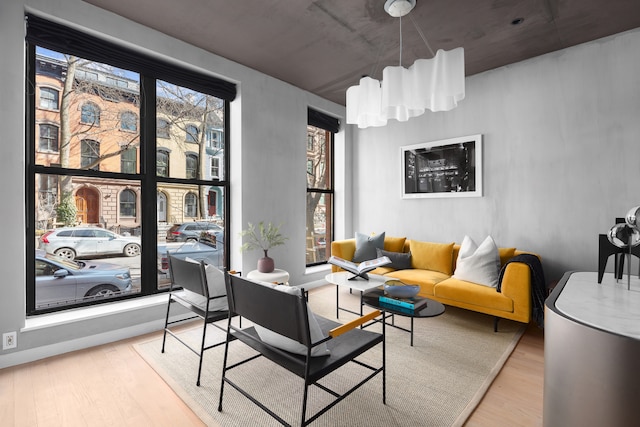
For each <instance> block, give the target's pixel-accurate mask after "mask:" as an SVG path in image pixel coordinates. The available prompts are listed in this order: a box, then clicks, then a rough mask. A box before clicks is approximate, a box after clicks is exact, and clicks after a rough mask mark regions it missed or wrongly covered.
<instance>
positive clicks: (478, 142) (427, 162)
mask: <svg viewBox="0 0 640 427" xmlns="http://www.w3.org/2000/svg"><path fill="white" fill-rule="evenodd" d="M400 150H401V152H400V158H401V161H402V173H403V174H404V175H403V176H402V198H403V199H415V198H424V197H429V198H435V197H482V135H481V134H478V135H469V136H461V137H458V138H450V139H444V140H441V141H432V142H425V143H420V144H414V145H407V146H404V147H400Z"/></svg>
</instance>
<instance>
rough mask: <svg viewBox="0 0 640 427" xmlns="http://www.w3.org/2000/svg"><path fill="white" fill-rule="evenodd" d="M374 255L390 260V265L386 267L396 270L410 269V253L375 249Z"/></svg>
mask: <svg viewBox="0 0 640 427" xmlns="http://www.w3.org/2000/svg"><path fill="white" fill-rule="evenodd" d="M376 254H377V257H378V258H380V257H382V256H386V257H388V258H389V259H390V260H391V264H389V265H388V267H391V268H393V269H396V270H404V269H407V268H411V252H406V253H405V252H389V251H383V250H382V249H377V250H376Z"/></svg>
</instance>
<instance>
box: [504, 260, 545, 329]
mask: <svg viewBox="0 0 640 427" xmlns="http://www.w3.org/2000/svg"><path fill="white" fill-rule="evenodd" d="M512 262H521V263H523V264H527V265H528V266H529V271H531V301H532V302H533V311H532V316H533V320H535V321H536V323H537V324H538V326H539V327H541V328H544V300H545V299H546V298H547V284H546V283H547V282H546V281H545V279H544V271H543V270H542V263H541V262H540V259H539V258H538V257H537V256H535V255H532V254H520V255H516V256H514V257H513V258H511V259H510V260H509V261H507V262H506V263H505V264H504V266H503V267H502V269H501V270H500V275H499V277H498V287H497V291H498V292H501V289H502V278H503V277H504V271H505V270H506V268H507V265H509V263H512Z"/></svg>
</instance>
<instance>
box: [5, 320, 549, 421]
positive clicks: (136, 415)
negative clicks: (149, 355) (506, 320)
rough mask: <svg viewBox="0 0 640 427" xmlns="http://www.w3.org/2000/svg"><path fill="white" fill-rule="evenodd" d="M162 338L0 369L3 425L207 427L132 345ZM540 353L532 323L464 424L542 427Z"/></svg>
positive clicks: (540, 342)
mask: <svg viewBox="0 0 640 427" xmlns="http://www.w3.org/2000/svg"><path fill="white" fill-rule="evenodd" d="M159 334H161V332H157V333H154V334H149V335H144V336H140V337H136V338H132V339H128V340H123V341H118V342H115V343H112V344H106V345H102V346H98V347H93V348H89V349H86V350H81V351H76V352H73V353H68V354H64V355H60V356H56V357H51V358H48V359H44V360H41V361H37V362H33V363H28V364H24V365H19V366H14V367H10V368H5V369H2V370H0V424H1V425H2V426H5V427H10V426H15V427H49V426H56V427H58V426H64V427H75V426H83V427H85V426H91V427H96V426H97V427H100V426H135V427H140V426H171V427H175V426H180V427H190V426H204V424H203V423H202V421H200V419H199V418H198V417H197V416H196V415H195V414H194V413H193V412H191V410H190V409H189V407H188V406H187V405H186V404H185V403H184V402H183V401H182V400H181V399H180V398H178V396H176V395H175V394H174V393H173V391H172V390H171V388H170V387H169V386H168V385H167V384H166V383H165V382H164V381H163V380H162V379H161V378H160V377H159V376H158V375H157V374H156V373H155V371H154V370H153V369H151V367H149V365H147V363H146V362H145V361H144V360H143V359H142V358H141V357H140V356H139V355H138V353H137V352H136V351H135V350H134V348H133V344H135V343H138V342H144V341H148V340H150V339H152V338H153V337H154V336H157V335H159ZM543 348H544V338H543V333H542V331H541V330H540V329H538V328H537V327H536V326H533V325H530V326H529V328H528V329H527V332H526V333H525V334H524V336H523V337H522V339H521V340H520V342H519V343H518V346H517V347H516V349H515V350H514V352H513V353H512V355H511V357H510V358H509V360H508V361H507V363H506V364H505V366H504V368H503V369H502V371H501V372H500V374H499V375H498V377H497V378H496V379H495V381H494V382H493V384H492V385H491V388H490V389H489V391H488V392H487V394H486V395H485V397H484V399H483V400H482V402H481V403H480V405H479V406H478V408H477V409H476V411H475V412H474V413H473V414H472V415H471V417H470V418H469V420H468V421H467V423H466V424H465V425H466V426H467V427H501V426H505V427H506V426H509V427H518V426H522V427H534V426H541V425H542V391H543V373H544V360H543V359H544V350H543ZM429 427H430V426H429ZM434 427H437V426H434Z"/></svg>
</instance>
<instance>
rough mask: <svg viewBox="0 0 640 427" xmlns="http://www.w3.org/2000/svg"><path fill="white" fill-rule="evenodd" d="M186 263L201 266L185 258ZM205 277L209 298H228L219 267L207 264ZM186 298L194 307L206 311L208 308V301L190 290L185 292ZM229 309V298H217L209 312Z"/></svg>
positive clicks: (210, 306)
mask: <svg viewBox="0 0 640 427" xmlns="http://www.w3.org/2000/svg"><path fill="white" fill-rule="evenodd" d="M184 260H185V261H188V262H192V263H194V264H200V261H197V260H195V259H193V258H189V257H185V259H184ZM204 271H205V276H206V278H207V287H208V288H209V298H213V297H217V296H223V295H224V296H226V295H227V288H226V287H225V284H224V273H223V272H222V270H220V269H218V268H217V267H215V266H213V265H210V264H206V265H205V267H204ZM184 294H185V298H186V299H188V300H189V302H191V303H192V304H194V305H197V306H198V307H200V308H201V309H203V310H205V309H206V307H207V299H206V298H205V297H204V296H203V295H200V294H197V293H195V292H192V291H190V290H188V289H185V290H184ZM228 307H229V304H228V303H227V298H216V299H212V300H211V301H210V302H209V311H223V310H226V309H227V308H228Z"/></svg>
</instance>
